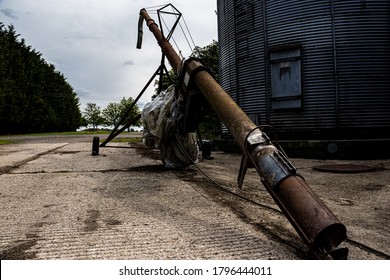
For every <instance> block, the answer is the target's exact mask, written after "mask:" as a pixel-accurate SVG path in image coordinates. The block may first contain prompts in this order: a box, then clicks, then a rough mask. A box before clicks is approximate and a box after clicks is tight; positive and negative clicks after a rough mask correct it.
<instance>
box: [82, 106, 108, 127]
mask: <svg viewBox="0 0 390 280" xmlns="http://www.w3.org/2000/svg"><path fill="white" fill-rule="evenodd" d="M83 114H84V119H85V120H86V121H87V124H88V125H92V129H94V130H97V128H98V126H99V125H101V124H104V118H103V116H102V111H101V108H100V107H99V106H97V105H96V104H95V103H87V105H86V107H85V109H84V112H83Z"/></svg>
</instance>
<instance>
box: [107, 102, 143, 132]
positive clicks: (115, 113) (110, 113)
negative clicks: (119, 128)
mask: <svg viewBox="0 0 390 280" xmlns="http://www.w3.org/2000/svg"><path fill="white" fill-rule="evenodd" d="M133 102H134V99H133V98H131V97H129V98H127V99H126V98H125V97H123V98H122V100H121V101H120V102H119V103H115V102H111V103H109V104H108V105H107V107H106V108H105V109H103V111H102V115H103V118H104V121H105V124H106V125H109V126H116V125H117V124H118V123H119V121H120V120H121V119H122V118H123V117H124V116H125V114H126V113H127V111H128V109H129V108H130V106H131V104H133ZM140 113H141V111H140V109H139V107H138V106H137V104H135V105H134V106H133V108H132V109H131V111H130V113H128V114H127V116H126V117H125V118H124V119H123V122H122V124H124V123H126V122H127V121H132V120H134V119H135V118H136V117H137V116H138V115H139V114H140ZM133 125H134V126H139V125H141V121H140V120H138V121H137V122H135V123H134V124H133Z"/></svg>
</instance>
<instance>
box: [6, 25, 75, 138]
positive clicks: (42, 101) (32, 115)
mask: <svg viewBox="0 0 390 280" xmlns="http://www.w3.org/2000/svg"><path fill="white" fill-rule="evenodd" d="M19 36H20V35H19V34H16V32H15V30H14V27H13V26H12V25H11V26H9V27H8V28H6V27H5V26H4V24H3V23H1V22H0V134H8V133H33V132H54V131H74V130H76V129H77V128H78V127H79V126H80V122H81V112H80V109H79V99H78V97H77V94H76V93H75V92H74V90H73V88H72V87H71V85H70V84H69V83H68V82H67V81H66V79H65V77H64V76H63V75H62V74H61V73H60V72H58V71H57V70H56V69H55V67H54V65H52V64H49V63H47V62H46V61H45V60H44V59H43V58H42V55H41V54H40V53H39V52H37V51H36V50H35V49H32V47H31V46H28V45H26V43H25V40H24V39H19Z"/></svg>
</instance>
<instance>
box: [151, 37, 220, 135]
mask: <svg viewBox="0 0 390 280" xmlns="http://www.w3.org/2000/svg"><path fill="white" fill-rule="evenodd" d="M192 57H194V58H197V59H199V60H200V61H201V63H202V64H203V65H204V66H206V67H208V68H209V69H210V72H211V74H212V75H213V76H214V78H215V79H216V80H217V81H218V42H217V41H215V40H214V41H213V42H212V43H210V44H209V45H207V46H205V47H195V49H194V51H193V52H192ZM168 75H169V77H170V79H169V78H168V76H167V75H165V76H163V78H162V90H165V89H167V88H168V87H169V86H170V85H171V84H172V83H171V81H170V80H172V81H173V82H174V83H175V84H177V83H178V77H177V76H176V74H175V72H174V71H173V69H171V70H170V71H169V72H168ZM158 85H159V80H155V82H154V86H155V87H156V89H155V92H156V94H155V95H153V96H152V99H154V98H155V97H156V96H157V95H158V94H159V92H158ZM220 125H221V123H220V121H219V118H218V116H217V114H216V113H215V111H214V110H213V109H211V110H210V112H209V113H208V114H207V115H206V116H205V117H204V118H203V120H202V122H201V123H200V125H199V127H198V128H199V132H200V134H201V136H202V137H203V138H206V139H214V138H216V137H218V136H219V133H220Z"/></svg>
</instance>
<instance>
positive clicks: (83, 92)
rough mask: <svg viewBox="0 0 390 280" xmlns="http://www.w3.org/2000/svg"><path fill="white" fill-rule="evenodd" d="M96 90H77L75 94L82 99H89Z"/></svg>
mask: <svg viewBox="0 0 390 280" xmlns="http://www.w3.org/2000/svg"><path fill="white" fill-rule="evenodd" d="M94 91H95V90H94V89H85V88H76V89H75V92H76V93H77V95H78V96H79V97H81V98H83V97H89V96H91V94H92V93H93V92H94Z"/></svg>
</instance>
